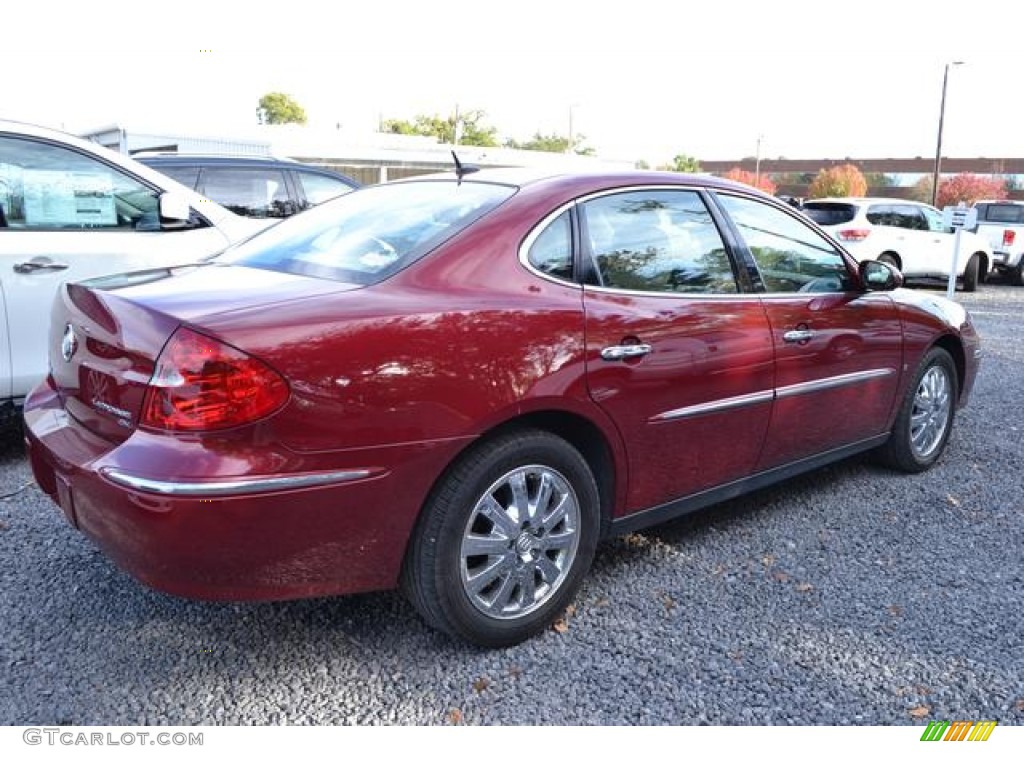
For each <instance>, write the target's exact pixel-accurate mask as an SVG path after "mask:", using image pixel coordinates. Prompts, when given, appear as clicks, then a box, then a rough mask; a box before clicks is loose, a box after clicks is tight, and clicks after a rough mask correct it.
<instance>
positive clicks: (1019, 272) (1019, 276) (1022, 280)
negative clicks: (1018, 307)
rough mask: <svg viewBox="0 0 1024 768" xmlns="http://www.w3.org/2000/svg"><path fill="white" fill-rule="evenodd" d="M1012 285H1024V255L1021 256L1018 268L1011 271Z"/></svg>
mask: <svg viewBox="0 0 1024 768" xmlns="http://www.w3.org/2000/svg"><path fill="white" fill-rule="evenodd" d="M1010 284H1011V285H1024V254H1021V257H1020V261H1018V262H1017V266H1016V267H1014V268H1013V269H1011V270H1010Z"/></svg>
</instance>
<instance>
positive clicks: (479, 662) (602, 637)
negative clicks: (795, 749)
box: [0, 285, 1024, 725]
mask: <svg viewBox="0 0 1024 768" xmlns="http://www.w3.org/2000/svg"><path fill="white" fill-rule="evenodd" d="M958 297H959V299H960V300H962V301H963V302H964V303H965V304H967V306H968V307H969V308H970V309H971V311H972V312H973V313H974V316H975V319H976V322H977V325H978V326H979V328H980V329H981V332H982V334H983V337H984V342H985V348H986V357H985V360H984V362H983V366H982V371H981V375H980V377H979V380H978V384H977V388H976V389H975V394H974V398H973V402H972V403H971V405H970V407H969V408H968V409H967V410H966V411H963V412H961V413H960V414H959V417H958V422H957V425H956V428H955V430H954V433H953V437H952V440H951V443H950V445H949V448H948V449H947V452H946V455H945V458H944V459H943V460H942V462H941V463H940V465H939V466H937V467H936V468H935V469H934V470H933V471H932V472H930V473H927V474H924V475H920V476H914V477H908V476H903V475H899V474H896V473H893V472H890V471H888V470H885V469H881V468H879V467H876V466H874V465H872V464H871V463H870V462H868V461H867V460H865V459H854V460H850V461H846V462H844V463H841V464H838V465H836V466H833V467H829V468H826V469H824V470H821V471H818V472H814V473H812V474H809V475H806V476H803V477H800V478H797V479H795V480H792V481H790V482H787V483H784V484H782V485H779V486H776V487H774V488H772V489H769V490H766V491H763V492H759V493H756V494H752V495H750V496H748V497H745V498H743V499H739V500H736V501H734V502H731V503H727V504H722V505H719V506H717V507H714V508H713V509H711V510H708V511H706V512H702V513H700V514H698V515H695V516H693V517H690V518H688V519H686V520H683V521H679V522H675V523H672V524H668V525H663V526H660V527H658V528H655V529H652V530H649V531H645V532H643V533H640V534H634V535H631V536H628V537H626V538H622V539H616V540H614V541H610V542H607V543H605V544H604V545H602V547H601V548H600V550H599V552H598V557H597V560H596V562H595V564H594V568H593V570H592V572H591V574H590V576H589V577H588V579H587V581H586V582H585V585H584V588H583V590H582V592H581V594H580V595H579V598H578V600H577V602H576V603H575V605H574V612H573V613H572V615H570V616H569V617H568V619H567V622H566V624H565V625H564V626H560V627H559V628H558V630H561V631H556V630H555V629H552V630H551V631H548V632H547V633H546V634H544V635H543V636H541V637H538V638H536V639H534V640H532V641H529V642H527V643H525V644H523V645H521V646H519V647H516V648H512V649H507V650H502V651H480V650H477V649H474V648H470V647H467V646H465V645H462V644H459V643H456V642H454V641H451V640H448V639H447V638H445V637H443V636H441V635H439V634H437V633H435V632H433V631H431V630H429V629H427V628H426V627H425V626H424V625H423V624H422V623H421V622H420V621H419V619H418V618H417V616H416V615H415V614H414V613H413V611H412V609H411V608H410V607H408V605H407V604H406V603H405V602H404V601H403V600H402V599H401V598H400V597H399V596H398V595H397V594H375V595H360V596H355V597H342V598H333V599H322V600H307V601H301V602H292V603H279V604H211V603H198V602H189V601H186V600H180V599H177V598H173V597H168V596H165V595H162V594H159V593H156V592H153V591H151V590H149V589H148V588H146V587H143V586H141V585H139V584H138V583H136V582H135V581H134V580H133V579H131V578H130V577H129V576H126V575H125V574H123V573H121V572H120V571H118V570H116V569H115V568H114V567H113V566H112V565H111V564H110V563H109V562H108V561H107V559H106V558H105V557H104V556H103V555H101V554H99V552H98V551H97V550H96V549H95V547H94V546H93V545H92V544H91V543H90V542H89V541H88V540H86V539H85V538H84V537H83V536H82V535H81V534H79V533H78V532H76V531H75V530H73V529H72V528H70V527H69V526H68V525H67V524H66V523H65V522H64V519H63V517H62V515H61V514H60V512H59V511H58V510H57V509H56V507H54V506H53V505H52V504H51V503H50V501H49V500H48V499H47V498H46V497H45V496H44V495H43V494H42V493H41V492H40V491H39V490H38V489H37V488H35V487H34V486H32V485H29V483H30V481H31V473H30V471H29V468H28V464H27V462H26V460H25V457H24V452H23V450H22V448H21V446H20V443H19V441H12V440H9V439H8V440H7V441H6V442H5V443H4V444H3V445H2V446H0V496H3V495H4V494H10V493H12V492H14V495H13V496H10V497H8V498H3V499H0V724H5V725H10V724H43V723H46V724H53V723H57V724H73V725H91V724H123V725H130V724H145V725H160V724H188V725H193V724H205V725H214V724H266V723H292V724H298V723H312V724H345V723H360V724H370V723H401V724H444V723H470V724H473V723H503V724H683V725H687V724H699V723H713V724H785V723H799V724H846V723H870V724H904V725H910V724H917V723H924V722H927V720H928V719H931V718H937V719H938V718H941V719H950V720H953V719H967V720H977V719H995V720H998V721H999V722H1000V723H1016V724H1018V725H1024V642H1022V637H1024V560H1022V552H1024V515H1022V508H1024V502H1022V496H1024V482H1022V480H1021V478H1022V477H1024V406H1022V403H1024V345H1022V344H1021V341H1020V337H1021V335H1022V331H1024V288H1012V287H1009V286H1004V285H986V286H982V287H981V289H980V291H979V292H978V293H977V294H974V295H964V294H958ZM23 486H24V489H23V490H21V491H20V492H17V491H18V489H20V488H22V487H23Z"/></svg>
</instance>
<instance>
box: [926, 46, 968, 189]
mask: <svg viewBox="0 0 1024 768" xmlns="http://www.w3.org/2000/svg"><path fill="white" fill-rule="evenodd" d="M961 64H963V62H962V61H950V62H948V63H947V64H946V68H945V69H944V70H943V72H942V104H941V106H940V107H939V138H938V140H937V141H936V142H935V172H934V173H932V205H933V206H934V205H935V203H936V201H937V200H938V198H939V169H940V168H941V167H942V124H943V122H945V119H946V85H948V83H949V68H950V67H958V66H960V65H961Z"/></svg>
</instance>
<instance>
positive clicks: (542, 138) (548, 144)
mask: <svg viewBox="0 0 1024 768" xmlns="http://www.w3.org/2000/svg"><path fill="white" fill-rule="evenodd" d="M585 139H586V136H583V135H581V134H578V133H577V134H576V140H575V141H574V142H573V144H572V151H573V153H574V154H577V155H593V154H594V148H593V147H585V146H583V141H584V140H585ZM505 146H506V147H508V148H509V149H531V150H533V151H535V152H568V151H569V137H568V136H560V135H559V134H557V133H548V134H544V133H541V132H540V131H538V132H537V133H535V134H533V138H532V139H528V140H526V141H516V140H515V139H509V140H508V141H506V142H505Z"/></svg>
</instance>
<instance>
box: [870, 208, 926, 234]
mask: <svg viewBox="0 0 1024 768" xmlns="http://www.w3.org/2000/svg"><path fill="white" fill-rule="evenodd" d="M867 219H868V221H870V222H871V223H872V224H875V225H876V226H880V227H899V228H900V229H919V230H923V231H925V232H927V231H928V220H927V219H925V217H924V212H923V211H922V210H921V209H920V208H918V207H917V206H916V205H872V206H871V207H870V208H868V212H867Z"/></svg>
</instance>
